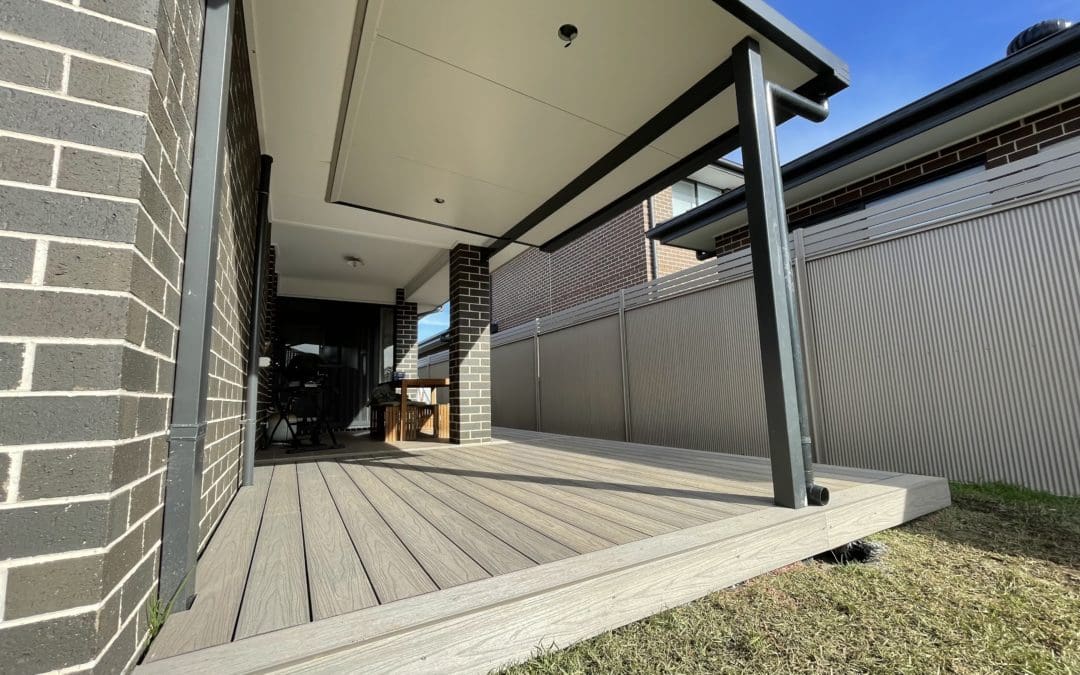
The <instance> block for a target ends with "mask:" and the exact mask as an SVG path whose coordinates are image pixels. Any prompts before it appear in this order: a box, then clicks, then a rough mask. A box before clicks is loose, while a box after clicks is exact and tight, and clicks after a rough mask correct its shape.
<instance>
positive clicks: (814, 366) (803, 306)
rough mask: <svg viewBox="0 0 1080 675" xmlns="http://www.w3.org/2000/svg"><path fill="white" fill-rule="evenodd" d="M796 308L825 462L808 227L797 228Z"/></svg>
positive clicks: (818, 451) (817, 449)
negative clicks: (811, 292)
mask: <svg viewBox="0 0 1080 675" xmlns="http://www.w3.org/2000/svg"><path fill="white" fill-rule="evenodd" d="M794 238H795V265H794V266H795V308H796V310H797V311H798V313H799V324H800V325H801V326H802V330H801V331H800V338H801V340H802V351H803V359H804V361H803V368H804V369H805V371H806V375H805V377H806V392H807V416H808V417H809V418H810V430H811V434H812V436H813V439H814V440H813V445H812V446H811V448H812V450H813V458H814V461H815V462H825V461H826V460H825V458H824V455H825V453H824V451H823V448H822V445H821V437H822V434H821V428H820V420H819V417H818V414H817V411H818V410H820V407H819V405H820V401H821V398H820V391H821V389H820V387H819V384H818V361H817V340H816V339H815V334H814V323H813V310H812V309H811V307H810V281H809V279H808V278H807V270H806V240H805V231H804V230H802V229H798V230H795V232H794Z"/></svg>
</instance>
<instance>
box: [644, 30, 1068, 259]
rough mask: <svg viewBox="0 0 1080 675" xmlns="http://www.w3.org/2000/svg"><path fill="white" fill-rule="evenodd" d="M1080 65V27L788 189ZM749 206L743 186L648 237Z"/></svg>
mask: <svg viewBox="0 0 1080 675" xmlns="http://www.w3.org/2000/svg"><path fill="white" fill-rule="evenodd" d="M1078 66H1080V25H1078V26H1074V27H1072V28H1069V29H1066V30H1063V31H1061V32H1060V33H1058V34H1057V35H1054V36H1052V37H1050V38H1047V39H1046V40H1044V41H1042V42H1040V43H1038V44H1035V45H1032V46H1031V47H1029V48H1027V49H1025V50H1024V51H1022V52H1019V53H1017V54H1014V55H1013V56H1011V57H1008V58H1005V59H1002V60H1000V61H997V62H996V63H993V64H991V65H989V66H987V67H986V68H983V69H982V70H980V71H978V72H976V73H974V74H972V75H969V76H968V77H966V78H964V79H962V80H960V81H959V82H955V83H953V84H951V85H949V86H947V87H945V88H944V89H940V90H938V91H936V92H934V93H932V94H930V95H929V96H926V97H924V98H921V99H919V100H918V101H915V102H914V103H911V104H909V105H907V106H905V107H903V108H901V109H899V110H897V111H896V112H893V113H891V114H889V115H886V116H885V117H882V118H881V119H879V120H877V121H875V122H871V123H870V124H868V125H866V126H864V127H861V128H860V129H857V130H855V131H853V132H851V133H849V134H847V135H846V136H842V137H841V138H839V139H837V140H835V141H833V142H831V143H829V144H827V145H825V146H822V147H821V148H819V149H817V150H814V151H813V152H810V153H808V154H806V155H803V156H802V157H799V158H798V159H795V160H793V161H791V162H789V163H788V164H787V165H785V166H784V167H783V169H782V174H783V180H784V189H785V190H790V189H792V188H794V187H798V186H800V185H803V184H804V183H807V182H809V181H811V180H814V179H816V178H820V177H821V176H824V175H826V174H828V173H831V172H833V171H835V170H837V169H839V168H841V167H843V166H845V165H847V164H850V163H852V162H855V161H858V160H860V159H864V158H866V157H869V156H870V155H873V154H875V153H878V152H881V151H882V150H884V149H886V148H889V147H891V146H893V145H896V144H897V143H900V142H903V141H905V140H908V139H910V138H914V137H915V136H918V135H919V134H922V133H924V132H926V131H929V130H930V129H933V128H935V127H937V126H940V125H942V124H944V123H946V122H949V121H951V120H954V119H956V118H958V117H961V116H963V115H966V114H968V113H970V112H973V111H975V110H978V109H979V108H982V107H984V106H986V105H989V104H991V103H994V102H995V101H998V100H1001V99H1003V98H1005V97H1007V96H1010V95H1012V94H1015V93H1017V92H1019V91H1022V90H1024V89H1026V88H1028V87H1030V86H1032V85H1035V84H1038V83H1039V82H1042V81H1044V80H1047V79H1049V78H1051V77H1054V76H1056V75H1060V74H1061V73H1064V72H1067V71H1069V70H1071V69H1073V68H1076V67H1078ZM745 208H746V191H745V189H744V188H742V187H739V188H735V189H734V190H731V191H730V192H727V193H725V194H723V195H721V196H720V197H717V198H716V199H714V200H712V201H710V202H707V203H705V204H703V205H701V206H699V207H697V208H695V209H691V210H690V211H687V212H686V213H683V214H682V215H680V216H678V217H676V218H672V219H671V220H669V221H667V222H666V223H663V224H661V225H659V226H657V227H655V228H653V229H651V230H649V231H648V232H647V233H646V235H647V236H648V237H649V238H651V239H659V240H660V241H661V242H663V243H665V244H668V245H674V246H679V244H678V243H677V242H675V241H674V240H676V239H678V238H680V237H683V236H685V235H687V234H690V233H691V232H694V231H696V230H698V229H700V228H702V227H706V226H707V225H709V224H711V223H713V222H715V221H717V220H721V219H723V218H726V217H728V216H731V215H733V214H735V213H738V212H739V211H742V210H744V209H745Z"/></svg>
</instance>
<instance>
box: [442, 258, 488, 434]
mask: <svg viewBox="0 0 1080 675" xmlns="http://www.w3.org/2000/svg"><path fill="white" fill-rule="evenodd" d="M490 342H491V275H490V273H489V272H488V253H487V250H486V249H483V248H480V247H477V246H467V245H465V244H459V245H457V246H455V247H454V248H453V250H451V251H450V440H451V441H453V442H454V443H483V442H485V441H490V440H491V360H490V357H491V352H490Z"/></svg>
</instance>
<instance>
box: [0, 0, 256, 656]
mask: <svg viewBox="0 0 1080 675" xmlns="http://www.w3.org/2000/svg"><path fill="white" fill-rule="evenodd" d="M237 4H239V3H237ZM202 12H203V5H202V2H200V1H199V0H127V1H125V2H113V1H111V0H82V1H81V2H80V3H75V4H66V3H61V2H30V1H28V0H20V1H16V0H11V1H5V2H3V3H2V4H0V31H3V37H2V38H0V181H2V182H0V316H2V317H3V320H2V321H0V654H2V655H3V659H2V661H3V665H2V666H0V669H2V670H3V671H4V672H11V673H29V672H40V671H45V670H52V669H59V668H65V669H70V672H86V671H94V672H109V673H112V672H120V671H123V670H125V669H128V668H130V667H131V666H132V665H133V663H134V661H135V659H136V658H137V656H138V653H139V651H140V644H142V643H143V642H144V641H145V638H146V635H147V626H146V616H147V611H146V604H147V601H148V599H149V598H150V597H151V595H152V594H154V593H155V588H156V582H157V573H158V564H159V563H158V555H159V550H160V539H161V523H162V506H161V505H162V494H163V484H164V471H165V465H166V455H167V451H168V443H167V429H168V424H169V415H170V408H171V393H172V384H173V368H174V359H175V352H176V332H177V326H178V322H179V310H180V288H181V281H182V278H181V275H182V269H181V268H182V259H183V253H184V242H185V236H186V230H185V224H186V213H187V203H188V195H187V191H188V187H189V184H190V174H191V153H192V143H193V126H194V119H195V110H196V96H197V89H198V60H199V54H200V41H201V35H202V20H203V14H202ZM239 35H240V36H242V35H243V28H242V27H241V28H240V29H239ZM244 58H246V49H242V48H241V49H240V50H239V54H238V56H237V57H236V58H234V62H237V59H240V60H241V61H242V60H243V59H244ZM234 94H235V92H234ZM248 95H249V94H248ZM244 115H246V113H244ZM237 128H238V125H237V124H234V123H233V122H232V121H230V148H231V150H230V160H229V162H230V163H229V167H230V168H229V178H230V180H229V181H228V182H229V187H228V190H229V194H228V195H227V197H226V200H225V204H224V208H225V211H226V212H225V214H224V215H225V218H224V221H223V224H222V245H221V247H220V251H221V252H220V257H221V260H222V261H223V263H224V264H223V271H222V272H221V275H220V276H219V288H220V289H221V290H220V292H219V295H218V297H217V298H216V299H215V316H214V343H215V346H214V360H213V366H212V374H211V380H212V383H213V384H212V388H211V403H210V406H209V409H210V417H211V420H212V424H211V425H210V429H209V431H208V446H209V449H208V457H207V462H206V466H207V468H208V478H207V481H206V484H205V487H206V491H205V493H204V508H205V513H204V517H203V521H202V523H201V526H202V529H203V530H204V533H205V532H207V531H209V529H210V525H211V523H212V521H213V520H214V518H216V517H217V516H218V515H219V514H220V512H221V510H223V508H224V505H225V504H226V503H227V501H228V498H229V496H231V492H232V491H233V490H235V466H236V454H237V453H236V451H235V446H237V445H239V442H240V439H239V434H238V432H237V431H235V430H234V427H237V426H238V419H239V418H238V415H239V407H238V401H239V400H240V399H241V398H242V391H241V390H239V389H238V388H237V386H236V385H237V383H239V382H240V381H241V380H240V372H241V371H242V367H243V355H244V354H245V351H244V349H243V346H242V345H243V341H244V339H245V338H244V337H243V333H244V330H245V328H246V315H245V314H244V310H243V307H244V306H245V305H246V301H247V295H246V293H247V291H246V290H245V289H246V288H247V284H249V283H250V281H249V278H248V277H247V276H246V274H245V272H244V270H245V269H246V268H247V267H250V262H249V260H250V257H249V255H248V252H249V251H250V243H249V239H250V236H249V235H248V234H246V231H245V227H246V225H245V223H246V222H247V220H248V217H249V211H250V208H249V206H248V204H247V202H248V198H247V196H246V194H242V193H243V191H244V188H243V187H242V186H243V184H244V183H246V182H247V181H248V179H249V175H250V166H249V162H248V161H247V159H246V158H247V154H248V153H249V152H250V151H251V147H250V146H251V141H250V138H248V139H246V140H245V139H243V138H242V136H243V135H242V134H237ZM257 153H258V148H257V143H256V146H255V148H254V154H255V157H256V160H257ZM241 155H243V159H241V157H240V156H241ZM253 185H254V183H252V186H253Z"/></svg>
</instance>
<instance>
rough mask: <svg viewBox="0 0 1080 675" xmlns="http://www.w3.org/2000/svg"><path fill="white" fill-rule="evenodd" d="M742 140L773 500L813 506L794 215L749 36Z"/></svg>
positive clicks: (738, 71)
mask: <svg viewBox="0 0 1080 675" xmlns="http://www.w3.org/2000/svg"><path fill="white" fill-rule="evenodd" d="M732 64H733V65H734V70H735V93H736V97H737V99H738V111H739V139H740V142H741V145H742V159H743V171H744V174H745V176H746V213H747V218H748V220H749V226H750V254H751V256H752V261H753V269H754V293H755V296H756V300H757V318H758V334H759V339H760V341H761V370H762V375H763V379H764V384H765V417H766V422H767V424H768V432H769V457H770V460H771V465H772V480H773V499H774V500H775V501H776V503H777V504H779V505H780V506H787V507H790V508H802V507H804V506H806V485H805V482H804V474H803V470H804V467H803V454H802V445H801V434H800V426H799V405H798V397H797V389H796V379H795V359H794V355H793V354H792V348H793V345H794V333H793V330H792V325H791V311H790V308H791V303H792V298H791V297H790V294H789V292H790V291H789V289H790V288H791V286H790V284H789V282H788V280H789V278H790V276H791V266H790V265H789V264H788V263H787V261H788V256H787V254H786V248H787V216H786V213H785V210H784V192H783V184H782V182H781V178H780V160H779V157H778V155H777V151H776V133H775V127H774V123H773V120H774V116H773V114H772V96H771V94H770V91H769V83H768V81H767V80H766V79H765V73H764V70H763V68H762V63H761V51H760V49H759V48H758V44H757V42H755V41H754V40H752V39H750V38H747V39H746V40H743V41H742V42H740V43H739V44H738V45H737V46H736V47H735V49H734V50H733V52H732Z"/></svg>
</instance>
